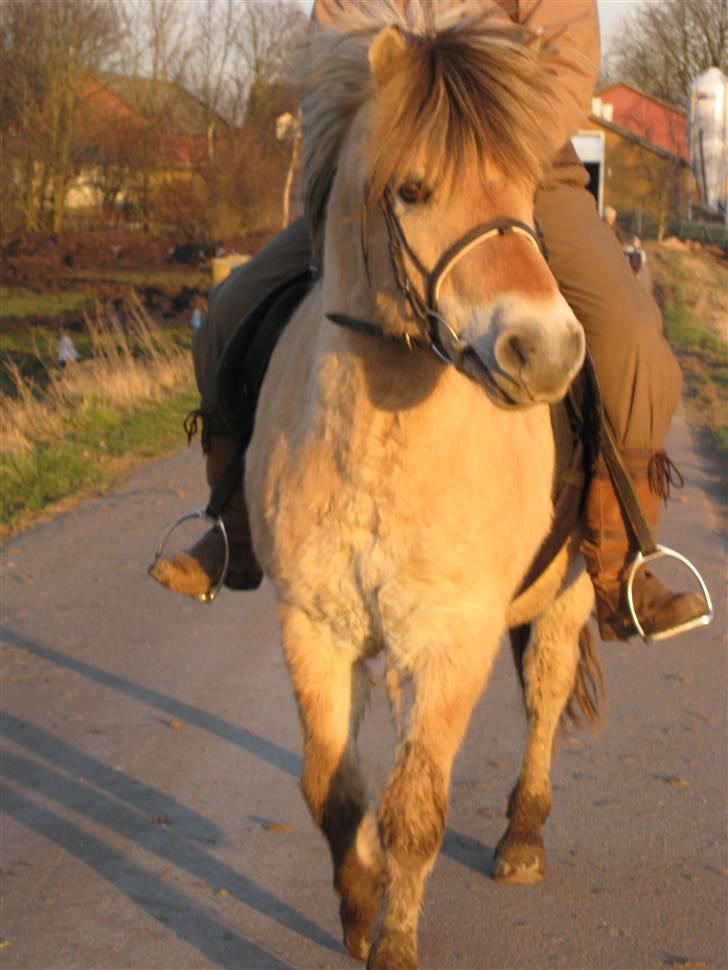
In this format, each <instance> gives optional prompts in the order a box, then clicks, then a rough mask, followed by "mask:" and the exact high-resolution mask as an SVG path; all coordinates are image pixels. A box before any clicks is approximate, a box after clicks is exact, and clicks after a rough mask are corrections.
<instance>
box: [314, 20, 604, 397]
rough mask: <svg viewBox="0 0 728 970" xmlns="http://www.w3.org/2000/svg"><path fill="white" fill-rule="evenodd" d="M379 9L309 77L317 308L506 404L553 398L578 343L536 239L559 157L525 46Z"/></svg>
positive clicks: (331, 45)
mask: <svg viewBox="0 0 728 970" xmlns="http://www.w3.org/2000/svg"><path fill="white" fill-rule="evenodd" d="M375 6H376V7H377V8H378V9H377V10H376V18H377V19H378V21H379V22H378V23H376V25H373V24H372V22H371V18H372V17H373V16H374V13H373V12H372V10H371V5H368V4H364V5H363V7H362V9H361V11H360V13H359V19H358V20H356V14H355V15H353V22H352V24H351V31H350V33H348V34H345V35H341V34H339V35H332V34H331V33H328V32H325V33H324V34H323V35H319V37H318V38H317V39H316V38H315V39H314V41H313V44H312V47H311V48H309V51H308V55H307V68H306V70H305V71H304V76H303V82H304V91H305V93H304V99H303V107H304V114H303V117H304V182H305V190H306V202H307V208H308V214H309V220H310V222H311V225H312V227H313V233H314V243H315V249H317V250H318V252H319V259H320V260H321V262H322V266H323V287H324V306H325V309H326V310H327V311H334V310H335V311H336V313H337V314H338V315H339V316H342V315H344V314H345V315H346V317H347V318H348V319H351V320H367V321H373V322H374V323H375V325H376V326H377V327H379V328H381V330H382V331H384V333H385V334H387V335H388V336H392V337H398V338H401V339H403V340H405V341H407V342H409V343H411V344H414V345H415V346H418V345H423V344H425V345H428V346H431V347H432V348H433V349H434V350H435V352H436V353H438V355H439V356H441V357H443V358H444V359H446V360H448V361H449V362H450V363H452V364H454V365H455V366H456V367H457V368H458V369H459V370H460V371H462V372H463V373H464V374H466V375H467V376H468V377H470V378H471V379H473V380H475V381H477V382H479V383H480V384H482V386H483V387H484V388H485V390H486V392H487V394H488V396H489V397H490V398H491V400H493V401H494V402H495V403H496V404H498V405H500V406H503V407H527V406H530V405H533V404H536V403H545V402H549V403H550V402H553V401H556V400H558V399H560V398H561V397H562V396H563V395H564V393H565V392H566V390H567V388H568V386H569V384H570V383H571V381H572V380H573V378H574V376H575V375H576V373H577V372H578V370H579V369H580V367H581V365H582V363H583V358H584V348H585V343H584V334H583V330H582V328H581V326H580V324H579V322H578V321H577V320H576V318H575V316H574V314H573V312H572V311H571V309H570V308H569V306H568V304H567V303H566V301H565V299H564V298H563V296H562V295H561V294H560V292H559V290H558V286H557V284H556V281H555V279H554V277H553V275H552V273H551V271H550V270H549V267H548V264H547V262H546V259H545V256H544V253H543V251H542V248H541V245H540V242H539V239H538V235H537V232H536V230H535V228H534V221H533V198H534V194H535V190H536V187H537V185H538V184H539V182H540V180H541V179H542V178H543V174H544V172H545V170H546V168H547V166H548V162H549V158H550V156H551V155H552V154H553V150H554V146H553V145H552V144H551V143H550V141H549V137H548V130H549V107H548V93H547V92H548V84H547V81H548V78H547V77H546V76H545V73H544V70H543V67H542V65H541V62H540V59H539V52H538V49H537V44H536V43H534V38H533V35H530V34H529V33H528V32H527V31H524V30H523V28H520V27H516V26H515V25H513V24H511V23H510V21H508V22H505V21H504V20H502V19H501V17H500V16H499V15H497V13H496V14H494V13H492V12H487V13H485V14H482V13H481V14H479V15H477V16H472V15H470V14H471V13H472V10H469V8H468V7H467V5H464V7H463V8H462V9H460V8H458V7H455V8H454V9H453V8H450V7H446V8H444V9H443V8H440V9H438V5H437V4H425V3H423V4H421V5H419V6H417V5H410V8H409V9H410V10H411V11H412V10H414V13H413V14H412V18H413V19H412V20H411V21H406V20H405V18H404V16H403V14H402V13H401V12H400V11H399V9H398V8H397V6H396V5H389V4H379V5H375ZM383 9H384V10H385V11H386V12H387V17H388V19H389V20H390V21H391V22H390V23H389V24H387V25H386V26H384V27H382V26H381V18H382V14H383Z"/></svg>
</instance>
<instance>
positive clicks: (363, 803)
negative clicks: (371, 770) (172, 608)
mask: <svg viewBox="0 0 728 970" xmlns="http://www.w3.org/2000/svg"><path fill="white" fill-rule="evenodd" d="M281 619H282V625H283V648H284V654H285V658H286V663H287V665H288V670H289V673H290V676H291V680H292V682H293V690H294V693H295V696H296V701H297V703H298V710H299V715H300V718H301V726H302V730H303V773H302V776H301V791H302V793H303V797H304V799H305V801H306V804H307V805H308V808H309V811H310V812H311V816H312V817H313V820H314V822H315V823H316V825H317V826H318V827H319V828H320V829H321V831H322V832H323V834H324V835H325V837H326V840H327V842H328V844H329V848H330V850H331V858H332V861H333V866H334V887H335V889H336V891H337V892H338V893H339V895H340V897H341V905H340V909H339V913H340V917H341V925H342V930H343V938H344V945H345V946H346V947H347V949H348V950H349V952H350V953H351V954H352V956H354V957H356V958H357V959H359V960H366V958H367V954H368V953H369V947H370V945H371V939H372V934H373V931H374V923H375V921H376V918H377V916H378V913H379V906H380V898H381V884H382V852H381V847H380V845H379V838H378V836H377V830H376V824H375V821H374V818H373V815H372V813H371V811H370V810H369V808H368V798H367V790H366V784H365V780H364V776H363V774H362V771H361V767H360V764H359V756H358V751H357V746H356V737H357V733H358V730H359V725H360V723H361V717H362V713H363V710H364V705H365V703H366V699H367V695H368V685H369V680H368V675H367V673H366V670H365V668H364V665H363V663H362V662H361V661H359V660H358V659H357V657H356V655H355V652H354V651H353V649H352V647H351V645H350V644H346V645H344V644H340V643H337V642H336V641H335V639H334V638H333V636H332V635H331V633H330V631H329V629H328V628H327V627H326V626H321V625H319V624H314V623H312V622H311V621H310V620H309V619H308V618H307V616H306V615H305V614H304V613H303V612H301V611H300V610H295V609H291V608H287V609H285V610H283V611H282V617H281Z"/></svg>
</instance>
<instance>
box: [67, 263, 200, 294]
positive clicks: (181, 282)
mask: <svg viewBox="0 0 728 970" xmlns="http://www.w3.org/2000/svg"><path fill="white" fill-rule="evenodd" d="M60 278H61V279H65V280H67V281H69V282H74V283H117V284H123V285H124V286H134V287H137V288H141V287H145V286H154V287H156V288H157V289H159V290H162V291H163V292H170V293H177V292H178V291H179V290H180V289H181V288H182V287H183V286H186V287H189V288H190V289H197V290H202V291H205V290H207V289H209V287H210V271H209V270H206V269H190V267H189V266H183V267H180V268H179V269H156V270H139V269H76V270H70V271H69V272H67V273H62V274H61V277H60Z"/></svg>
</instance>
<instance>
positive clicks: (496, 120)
mask: <svg viewBox="0 0 728 970" xmlns="http://www.w3.org/2000/svg"><path fill="white" fill-rule="evenodd" d="M390 24H394V25H396V26H397V27H399V29H400V30H401V31H402V34H403V37H404V39H405V41H406V48H405V50H404V53H403V55H402V63H401V65H398V70H396V71H393V72H391V74H390V76H389V77H388V78H387V79H386V81H385V82H384V83H383V84H382V85H381V86H380V88H379V89H378V92H377V94H378V97H377V110H376V115H375V119H374V129H373V132H372V136H371V143H370V158H369V167H370V182H371V190H372V197H373V198H376V197H377V194H378V193H380V192H381V191H382V190H383V188H384V186H385V185H386V184H387V183H388V182H389V181H390V180H392V179H393V178H394V177H395V176H396V175H397V174H403V173H405V172H406V170H407V165H408V162H409V160H410V159H411V158H412V157H413V154H414V153H415V152H416V151H419V150H421V149H423V148H424V149H425V150H426V152H427V156H428V159H430V161H431V163H432V166H433V170H436V171H439V172H440V173H442V172H443V171H448V170H450V171H456V170H457V168H458V167H459V166H460V165H461V164H462V163H463V162H464V161H465V160H466V159H468V160H469V159H471V158H472V157H473V156H475V157H476V158H477V159H478V160H479V161H481V162H482V163H483V168H484V171H485V163H486V161H487V162H488V163H489V164H490V166H493V167H495V168H496V169H497V170H499V171H500V172H504V173H506V174H507V175H508V177H509V178H511V179H515V180H518V181H526V180H528V181H532V182H534V183H535V182H536V181H537V180H538V178H539V177H540V176H541V174H542V173H543V170H544V168H545V167H546V165H547V164H548V162H549V159H550V156H551V155H552V153H553V151H554V147H555V146H554V145H553V144H552V143H551V141H550V138H549V133H550V129H551V127H552V125H551V124H550V118H551V112H550V108H549V99H548V86H547V75H546V72H545V70H544V68H543V64H542V61H541V59H540V56H539V53H540V48H539V44H538V42H536V41H535V38H534V35H533V34H532V33H530V32H529V31H527V30H526V29H525V28H523V27H521V26H518V25H516V24H513V23H511V22H510V21H507V20H505V19H504V16H503V14H502V12H501V11H500V10H499V9H498V8H497V7H495V6H494V7H492V8H486V9H485V10H483V8H481V7H479V6H478V7H476V8H474V7H473V6H471V5H468V4H467V3H463V4H462V5H459V4H455V5H452V4H438V3H437V2H434V0H410V2H409V4H408V6H407V14H406V16H405V15H403V13H402V12H401V11H400V9H399V7H398V6H397V5H396V4H395V3H394V2H390V0H363V2H360V3H359V4H357V5H356V7H354V9H352V10H350V12H349V13H348V14H347V15H345V16H342V17H341V20H340V21H339V28H340V29H339V30H337V31H333V30H329V29H325V28H319V29H317V30H316V31H315V32H314V33H313V35H312V36H311V37H310V38H309V40H308V42H307V44H306V45H305V48H304V50H303V51H302V55H301V59H300V67H299V69H298V71H297V75H298V77H297V80H298V81H299V83H300V85H301V88H302V99H301V104H302V108H303V138H304V143H303V144H304V150H303V165H304V173H303V180H304V198H305V208H306V215H307V219H308V222H309V226H310V228H311V232H312V237H313V242H314V253H315V256H318V254H320V250H321V246H322V242H323V230H324V221H325V214H326V203H327V199H328V194H329V190H330V187H331V182H332V180H333V176H334V173H335V171H336V165H337V159H338V156H339V152H340V150H341V145H342V141H343V139H344V137H345V135H346V133H347V131H348V128H349V125H350V123H351V121H352V119H353V117H354V115H355V114H356V113H357V111H358V110H359V109H360V108H361V107H362V106H363V105H364V104H365V102H366V101H367V100H368V99H369V98H370V97H372V96H373V94H374V85H373V81H372V77H371V72H370V68H369V62H368V48H369V45H370V43H371V41H372V40H373V38H374V37H375V36H376V34H377V33H378V32H379V31H380V30H382V29H383V28H384V27H386V26H388V25H390Z"/></svg>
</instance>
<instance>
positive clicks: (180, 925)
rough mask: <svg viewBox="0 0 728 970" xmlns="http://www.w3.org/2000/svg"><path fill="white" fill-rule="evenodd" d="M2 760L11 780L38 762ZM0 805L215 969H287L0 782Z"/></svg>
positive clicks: (137, 867)
mask: <svg viewBox="0 0 728 970" xmlns="http://www.w3.org/2000/svg"><path fill="white" fill-rule="evenodd" d="M3 761H4V764H3V768H4V770H6V771H7V772H8V777H10V778H13V780H16V779H15V775H16V774H18V775H20V776H21V777H22V778H26V777H27V772H28V771H29V770H30V769H31V768H33V769H36V770H37V769H38V765H37V764H33V763H32V762H30V761H26V760H25V759H22V758H20V759H18V758H13V759H12V762H8V761H6V759H4V758H3ZM23 783H24V782H23ZM34 787H35V790H36V791H38V792H42V791H43V785H42V783H40V780H38V783H37V785H36V786H34ZM84 797H86V793H85V792H84ZM0 801H1V802H2V806H3V812H4V813H5V815H7V816H8V817H11V818H14V819H16V820H17V821H18V822H19V823H20V824H21V825H24V826H25V827H26V828H29V829H31V830H32V831H33V832H35V833H36V834H38V835H40V836H41V837H42V838H44V839H46V840H48V841H49V842H52V843H55V844H56V845H58V846H60V847H61V848H62V849H63V850H64V851H65V852H68V853H69V854H70V855H72V856H75V858H77V859H79V860H80V861H81V862H83V863H84V864H85V865H87V866H88V867H89V868H90V869H92V870H93V871H94V872H96V873H97V874H98V875H99V876H101V878H102V879H105V880H106V881H107V882H109V883H110V884H111V885H112V886H114V888H115V889H117V890H118V891H119V892H121V893H123V894H124V895H125V896H126V897H127V898H128V899H130V900H131V901H132V902H133V903H135V904H136V905H137V906H139V908H140V909H142V910H143V911H144V912H145V913H147V914H148V915H149V916H151V917H152V919H154V920H156V921H157V922H158V923H160V924H161V925H162V926H163V927H164V928H165V929H166V930H169V931H170V932H172V933H174V934H175V936H177V937H179V938H180V939H181V940H184V941H185V942H187V943H189V944H190V945H191V946H193V947H195V949H196V950H198V951H199V952H200V953H201V954H204V955H205V956H206V957H207V958H208V959H209V960H211V961H212V962H214V964H215V966H220V967H224V968H225V970H241V968H243V967H251V968H255V970H259V968H260V970H292V968H291V967H290V965H289V964H287V963H284V962H283V961H282V960H279V959H278V958H277V957H275V956H274V955H273V954H271V953H268V952H266V951H265V950H263V949H262V948H261V947H259V946H257V945H256V944H255V943H252V942H251V941H250V940H247V939H245V937H243V936H240V934H238V933H235V932H234V931H233V930H231V929H230V927H229V926H227V925H226V924H225V923H223V922H221V921H220V920H218V919H216V918H215V917H214V916H213V915H211V914H210V913H208V912H205V910H203V909H202V908H201V907H200V906H199V905H197V904H196V903H195V901H194V900H193V899H190V897H189V896H187V895H185V894H184V893H182V892H180V891H179V890H177V889H174V888H173V887H171V886H169V885H167V884H165V883H163V882H162V881H161V880H160V879H159V878H158V877H157V876H155V875H154V873H152V872H150V871H149V870H148V869H144V868H143V867H142V866H140V865H137V864H136V863H134V862H132V861H131V860H130V859H129V857H128V856H127V855H124V854H123V853H121V852H119V851H118V850H116V849H115V848H114V847H113V846H111V845H110V844H109V843H108V842H105V841H104V840H103V839H99V838H98V837H96V836H94V835H91V834H89V832H88V831H87V830H86V829H82V828H79V827H78V826H77V825H73V824H72V823H71V822H68V821H67V820H66V819H64V818H62V817H61V816H60V815H58V814H56V813H55V812H52V811H50V809H48V808H46V807H45V806H43V805H41V804H39V802H37V801H33V800H31V799H29V798H26V797H25V796H24V795H21V794H19V793H18V792H17V791H14V790H12V789H10V788H6V787H5V785H2V784H0ZM76 808H77V806H76ZM8 881H10V880H8Z"/></svg>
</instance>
